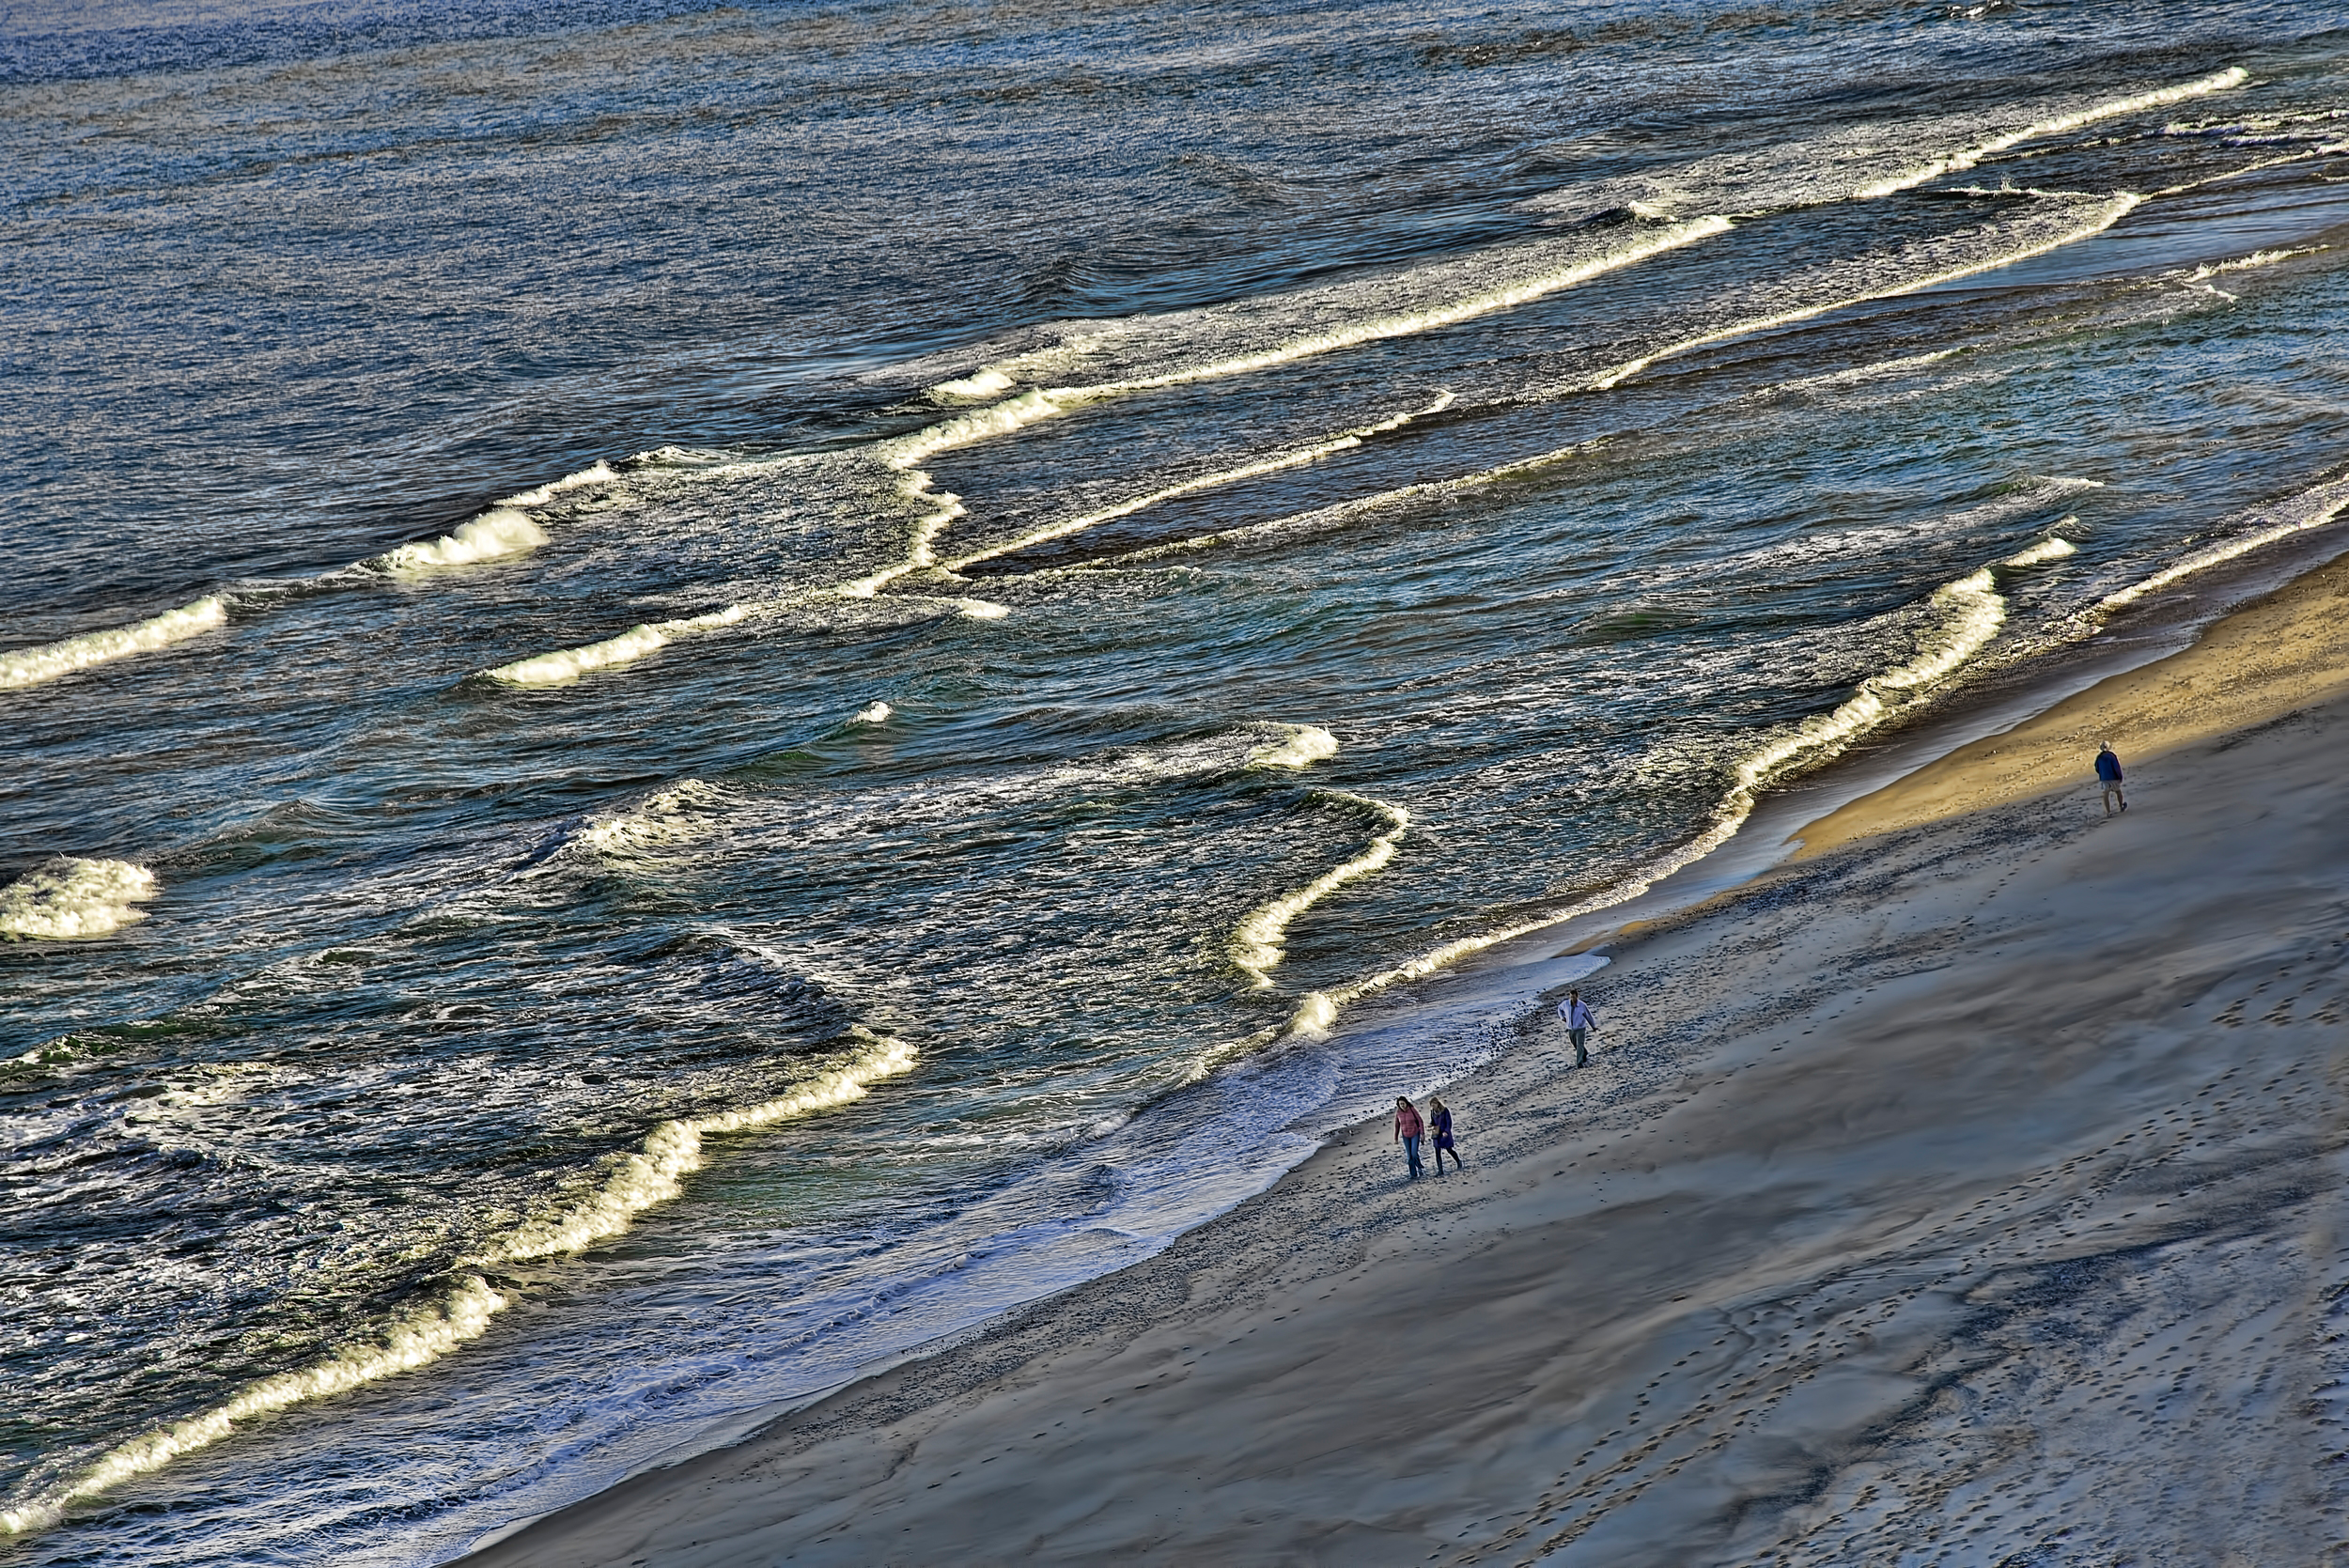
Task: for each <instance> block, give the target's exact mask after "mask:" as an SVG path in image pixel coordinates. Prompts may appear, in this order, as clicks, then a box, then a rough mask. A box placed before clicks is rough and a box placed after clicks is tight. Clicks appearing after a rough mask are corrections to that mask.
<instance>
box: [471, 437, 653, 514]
mask: <svg viewBox="0 0 2349 1568" xmlns="http://www.w3.org/2000/svg"><path fill="white" fill-rule="evenodd" d="M665 450H669V451H675V450H677V449H676V448H674V447H670V448H666V449H665ZM646 456H647V457H649V456H650V454H647V455H646ZM619 481H620V476H619V475H618V474H614V472H612V465H611V464H610V463H607V462H604V461H602V460H601V459H600V458H599V459H598V460H597V461H595V462H593V463H591V464H589V465H588V466H587V467H585V468H583V469H581V470H580V471H579V472H578V473H576V474H565V475H563V477H562V478H560V479H550V480H548V481H547V482H546V483H545V484H543V485H536V486H533V487H532V488H531V489H526V490H523V491H521V493H519V494H516V495H509V496H507V497H506V499H505V500H504V501H501V502H499V503H498V505H501V506H543V505H546V504H547V503H548V502H550V501H552V500H553V499H554V498H555V497H556V496H558V495H561V494H562V493H564V492H565V491H566V490H576V489H585V488H586V487H588V486H589V485H616V484H618V483H619Z"/></svg>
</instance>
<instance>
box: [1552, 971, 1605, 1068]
mask: <svg viewBox="0 0 2349 1568" xmlns="http://www.w3.org/2000/svg"><path fill="white" fill-rule="evenodd" d="M1558 1016H1559V1017H1562V1018H1563V1019H1565V1020H1566V1038H1567V1039H1569V1040H1571V1041H1573V1042H1574V1064H1575V1065H1576V1066H1578V1067H1587V1066H1589V1065H1590V1064H1591V1053H1590V1052H1589V1051H1587V1050H1584V1049H1583V1048H1582V1042H1583V1040H1584V1039H1586V1038H1587V1037H1588V1036H1589V1034H1590V1032H1591V1031H1592V1030H1593V1029H1594V1028H1595V1027H1596V1025H1597V1023H1598V1020H1597V1019H1596V1018H1595V1017H1592V1016H1591V1006H1590V1003H1588V1002H1586V1001H1583V1000H1582V993H1581V992H1580V991H1579V990H1574V989H1571V988H1569V989H1568V990H1567V992H1566V1000H1565V1001H1562V1002H1560V1003H1559V1004H1558Z"/></svg>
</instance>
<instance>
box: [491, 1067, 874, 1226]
mask: <svg viewBox="0 0 2349 1568" xmlns="http://www.w3.org/2000/svg"><path fill="white" fill-rule="evenodd" d="M849 1028H850V1030H851V1032H854V1033H855V1034H856V1036H857V1037H858V1038H859V1039H861V1040H863V1042H864V1043H865V1045H866V1049H865V1050H864V1051H863V1053H862V1054H860V1055H859V1056H857V1057H856V1058H855V1059H854V1060H852V1061H850V1062H848V1063H844V1064H843V1065H841V1066H839V1067H836V1068H834V1069H833V1070H832V1071H831V1072H829V1073H826V1074H824V1075H822V1076H821V1077H819V1078H817V1079H812V1080H811V1081H809V1082H808V1083H806V1084H803V1085H801V1087H800V1088H798V1089H795V1090H793V1091H792V1092H791V1093H790V1094H785V1095H781V1096H779V1097H778V1098H775V1099H771V1100H766V1101H762V1102H761V1103H759V1104H757V1105H754V1106H747V1107H745V1108H743V1109H742V1110H726V1111H720V1112H718V1113H717V1114H715V1115H710V1116H693V1117H681V1118H678V1119H677V1120H675V1121H668V1122H663V1123H661V1125H660V1126H657V1127H655V1128H653V1129H652V1131H651V1132H649V1133H647V1134H646V1135H645V1141H644V1144H643V1146H642V1147H641V1148H639V1149H637V1150H635V1151H633V1152H631V1153H628V1154H623V1155H616V1156H614V1157H613V1158H612V1159H611V1160H610V1161H609V1162H607V1164H606V1166H605V1168H604V1171H603V1173H602V1179H601V1180H600V1181H599V1182H598V1183H597V1184H596V1185H595V1187H594V1188H593V1189H592V1190H591V1191H590V1192H588V1193H587V1194H586V1195H585V1196H584V1197H583V1198H580V1199H578V1200H577V1201H575V1202H573V1203H569V1204H568V1205H566V1206H564V1207H562V1208H559V1209H556V1210H554V1211H553V1212H552V1213H548V1214H544V1215H541V1216H539V1217H537V1218H536V1219H530V1220H527V1221H525V1222H524V1223H522V1224H521V1225H520V1226H518V1227H517V1228H516V1229H515V1230H514V1231H513V1232H512V1233H511V1234H508V1235H506V1236H504V1237H502V1238H501V1239H500V1240H499V1241H497V1242H496V1243H495V1244H494V1245H493V1246H492V1247H490V1249H489V1250H486V1251H485V1252H483V1253H481V1254H479V1255H478V1256H477V1257H476V1259H475V1260H474V1262H475V1264H476V1265H478V1266H490V1265H496V1264H500V1263H526V1262H529V1261H530V1260H531V1259H534V1258H546V1257H552V1256H553V1255H555V1254H556V1253H558V1252H577V1251H580V1250H583V1249H585V1248H587V1247H591V1246H593V1245H594V1244H595V1243H597V1242H599V1241H606V1240H609V1239H611V1238H612V1237H613V1236H615V1235H618V1234H621V1233H622V1232H624V1231H626V1230H627V1229H628V1228H629V1226H630V1223H632V1222H633V1221H634V1219H635V1218H636V1216H637V1215H639V1214H641V1213H643V1212H644V1211H645V1210H646V1209H648V1208H651V1207H652V1206H653V1205H654V1204H656V1203H667V1202H668V1201H669V1200H670V1199H672V1198H675V1197H677V1195H678V1194H679V1193H681V1192H682V1191H683V1190H684V1188H683V1187H682V1185H681V1183H682V1180H683V1178H684V1177H685V1176H687V1175H690V1174H691V1173H692V1172H695V1171H698V1170H700V1169H701V1168H702V1140H703V1139H705V1138H708V1137H713V1136H718V1135H722V1134H725V1133H734V1132H748V1131H751V1130H752V1129H754V1128H756V1127H763V1126H772V1125H773V1124H774V1123H777V1122H782V1121H788V1120H790V1119H792V1118H793V1117H798V1116H804V1115H806V1114H808V1113H809V1112H810V1111H815V1110H832V1108H834V1107H836V1106H843V1105H848V1104H849V1103H850V1102H852V1101H855V1100H861V1099H863V1097H864V1096H865V1095H866V1094H870V1093H871V1092H872V1086H873V1085H874V1084H875V1083H878V1082H879V1081H880V1080H881V1079H887V1078H894V1077H896V1076H898V1075H899V1074H901V1073H909V1072H911V1071H912V1070H913V1067H914V1064H915V1062H916V1061H917V1053H916V1052H915V1051H914V1048H912V1047H911V1046H910V1045H908V1044H906V1043H905V1042H904V1041H903V1040H896V1039H892V1038H890V1037H889V1036H887V1035H884V1034H876V1033H874V1032H872V1031H871V1030H869V1029H866V1028H865V1027H864V1026H863V1025H862V1024H852V1025H850V1026H849Z"/></svg>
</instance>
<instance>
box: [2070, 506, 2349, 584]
mask: <svg viewBox="0 0 2349 1568" xmlns="http://www.w3.org/2000/svg"><path fill="white" fill-rule="evenodd" d="M2344 508H2349V474H2344V475H2343V476H2342V477H2341V478H2339V479H2333V480H2328V481H2326V483H2324V484H2320V485H2316V486H2314V487H2312V488H2310V489H2305V490H2302V491H2300V492H2299V493H2298V494H2297V495H2294V496H2290V497H2287V498H2286V499H2284V500H2282V501H2279V502H2274V503H2272V504H2270V505H2265V506H2256V507H2253V508H2252V509H2251V510H2250V511H2248V512H2246V513H2242V514H2239V519H2240V520H2241V521H2242V522H2243V523H2245V524H2246V525H2248V527H2247V531H2246V532H2244V533H2241V534H2236V535H2233V536H2230V537H2228V538H2224V539H2221V540H2219V541H2218V542H2217V544H2213V545H2206V546H2204V547H2203V548H2202V549H2201V550H2198V551H2194V552H2193V553H2191V554H2189V555H2186V556H2184V557H2182V558H2181V559H2179V560H2177V561H2175V562H2173V563H2171V564H2170V566H2167V567H2163V568H2162V569H2161V570H2159V571H2157V572H2155V573H2154V574H2153V575H2152V576H2151V577H2147V578H2144V579H2142V580H2141V581H2139V582H2132V583H2130V584H2129V585H2128V586H2127V587H2125V588H2123V589H2121V590H2119V591H2118V592H2116V593H2110V594H2107V595H2106V596H2105V597H2104V598H2101V599H2099V600H2097V601H2096V603H2095V604H2094V605H2092V607H2091V608H2090V610H2089V612H2088V613H2087V617H2086V618H2087V619H2090V620H2101V619H2102V618H2103V617H2104V616H2105V615H2107V614H2109V613H2111V612H2113V611H2115V610H2119V609H2121V608H2123V606H2126V605H2130V604H2134V603H2136V602H2137V601H2138V600H2139V599H2141V598H2144V597H2145V596H2146V595H2148V594H2155V593H2159V592H2160V591H2161V590H2162V589H2164V588H2167V587H2169V586H2170V584H2171V583H2173V582H2178V581H2179V580H2180V579H2182V578H2187V577H2191V576H2193V575H2194V574H2195V573H2196V572H2200V571H2207V570H2209V569H2210V568H2211V567H2216V566H2219V565H2221V564H2222V563H2225V562H2228V561H2232V560H2235V559H2237V558H2238V557H2241V556H2245V555H2248V554H2250V553H2251V552H2252V551H2255V550H2261V549H2264V548H2265V547H2266V546H2268V545H2271V544H2274V543H2276V541H2278V540H2279V539H2286V538H2290V537H2291V536H2293V535H2295V534H2304V533H2307V532H2308V531H2309V530H2310V529H2311V528H2322V527H2324V526H2325V525H2326V523H2328V522H2331V521H2332V520H2334V519H2335V518H2337V517H2339V516H2340V515H2341V512H2342V510H2343V509H2344Z"/></svg>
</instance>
